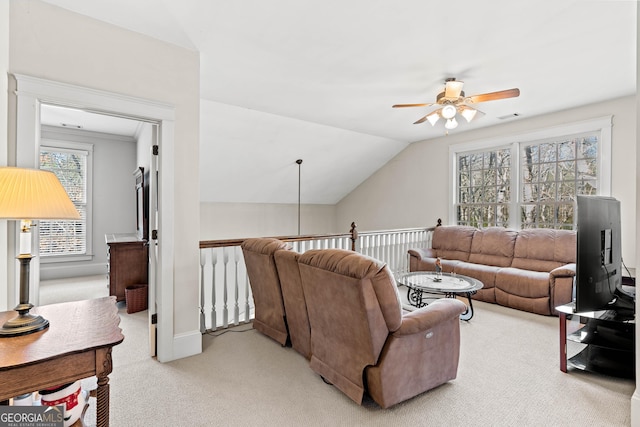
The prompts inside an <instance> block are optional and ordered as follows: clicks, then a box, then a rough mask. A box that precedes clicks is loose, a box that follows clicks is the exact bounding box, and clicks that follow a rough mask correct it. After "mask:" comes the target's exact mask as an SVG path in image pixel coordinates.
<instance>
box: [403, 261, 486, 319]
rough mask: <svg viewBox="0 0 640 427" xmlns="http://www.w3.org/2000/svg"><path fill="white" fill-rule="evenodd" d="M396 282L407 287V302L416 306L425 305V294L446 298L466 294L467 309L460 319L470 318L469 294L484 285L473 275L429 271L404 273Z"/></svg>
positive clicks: (471, 308)
mask: <svg viewBox="0 0 640 427" xmlns="http://www.w3.org/2000/svg"><path fill="white" fill-rule="evenodd" d="M438 279H439V280H438ZM397 282H398V283H399V284H400V285H404V286H406V287H407V298H408V300H409V304H411V305H412V306H414V307H417V308H420V307H424V306H425V305H427V302H426V301H425V300H426V299H428V298H427V297H426V296H425V294H435V295H444V296H445V297H446V298H456V297H457V296H458V295H464V296H466V297H467V299H468V300H469V305H468V306H467V310H466V311H465V312H464V313H462V314H461V315H460V319H462V320H470V319H471V318H472V317H473V304H472V303H471V295H473V294H475V293H476V292H477V291H478V289H482V287H483V286H484V285H483V284H482V282H481V281H479V280H477V279H474V278H473V277H468V276H463V275H461V274H455V273H441V274H440V275H436V273H435V272H431V271H416V272H413V273H405V274H402V275H400V276H399V277H398V279H397Z"/></svg>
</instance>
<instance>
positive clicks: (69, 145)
mask: <svg viewBox="0 0 640 427" xmlns="http://www.w3.org/2000/svg"><path fill="white" fill-rule="evenodd" d="M43 149H44V150H52V151H55V150H60V151H76V152H82V153H83V154H86V156H87V158H86V168H87V170H86V191H87V194H86V207H85V209H86V218H85V221H86V224H85V227H86V229H85V253H84V254H77V255H69V254H64V255H46V256H42V255H40V253H39V252H38V256H39V257H40V262H41V263H42V264H49V263H58V262H72V261H89V260H91V259H93V144H90V143H88V142H77V141H68V140H62V139H56V138H52V137H49V138H42V140H41V142H40V146H39V148H38V158H39V157H40V152H41V151H42V150H43ZM38 168H40V161H39V160H38ZM39 232H40V229H38V233H39ZM39 241H40V236H39V235H38V242H39ZM38 251H39V248H38Z"/></svg>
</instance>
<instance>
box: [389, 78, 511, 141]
mask: <svg viewBox="0 0 640 427" xmlns="http://www.w3.org/2000/svg"><path fill="white" fill-rule="evenodd" d="M463 84H464V82H461V81H458V80H456V79H455V78H448V79H447V80H445V82H444V91H443V92H440V93H439V94H438V96H437V97H436V102H433V103H426V104H395V105H393V108H405V107H430V106H432V105H438V106H440V108H438V109H437V110H435V111H432V112H430V113H429V114H427V115H425V116H423V117H421V118H420V119H418V120H417V121H415V122H414V123H413V124H414V125H417V124H419V123H422V122H424V121H425V120H428V121H429V123H431V126H435V124H436V123H437V122H438V120H440V118H443V119H444V120H446V121H445V124H444V127H445V128H447V130H450V129H455V128H456V127H458V122H457V120H456V116H457V115H458V114H460V115H461V116H462V117H464V118H465V119H466V120H467V122H470V121H471V120H473V119H474V118H475V117H476V115H477V114H478V113H480V115H484V113H483V112H482V111H479V110H477V109H476V108H474V107H473V106H472V105H473V104H477V103H480V102H486V101H496V100H498V99H505V98H515V97H517V96H519V95H520V89H518V88H514V89H507V90H500V91H498V92H489V93H483V94H480V95H473V96H468V97H467V96H465V94H464V92H463V91H462V85H463Z"/></svg>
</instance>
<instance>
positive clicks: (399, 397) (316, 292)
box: [298, 249, 466, 408]
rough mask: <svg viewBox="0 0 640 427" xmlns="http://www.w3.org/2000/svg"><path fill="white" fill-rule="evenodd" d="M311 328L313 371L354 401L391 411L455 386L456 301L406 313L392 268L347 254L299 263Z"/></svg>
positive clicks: (459, 308)
mask: <svg viewBox="0 0 640 427" xmlns="http://www.w3.org/2000/svg"><path fill="white" fill-rule="evenodd" d="M298 262H299V267H300V276H301V279H302V286H303V289H304V296H305V299H306V304H307V309H308V313H309V323H310V325H311V354H312V356H311V361H310V366H311V368H312V369H313V370H314V371H315V372H316V373H318V374H319V375H321V376H322V377H323V378H324V379H325V380H326V381H328V382H330V383H332V384H333V385H335V386H336V387H337V388H338V389H339V390H341V391H342V392H343V393H345V394H346V395H347V396H348V397H349V398H351V399H352V400H354V401H355V402H357V403H358V404H361V403H362V398H363V394H364V392H365V390H366V391H367V392H368V393H369V395H370V396H371V397H372V398H373V400H374V401H375V402H376V403H378V404H379V405H380V406H382V407H383V408H387V407H389V406H392V405H394V404H396V403H399V402H402V401H404V400H406V399H409V398H411V397H413V396H416V395H418V394H420V393H422V392H424V391H427V390H429V389H431V388H434V387H436V386H438V385H441V384H443V383H445V382H447V381H449V380H451V379H454V378H455V377H456V374H457V370H458V359H459V352H460V320H459V316H460V314H461V313H462V312H464V311H465V310H466V306H465V304H464V303H462V302H460V301H457V300H455V299H441V300H438V301H435V302H433V303H431V304H429V305H428V306H426V307H424V308H421V309H418V310H416V311H413V312H410V313H406V312H405V313H403V310H402V307H401V303H400V297H399V294H398V289H397V286H396V283H395V280H394V278H393V275H392V274H391V271H390V270H389V268H388V267H386V265H385V264H384V263H382V262H380V261H377V260H375V259H373V258H370V257H367V256H364V255H361V254H358V253H355V252H351V251H346V250H341V249H322V250H310V251H307V252H305V253H303V254H301V255H300V257H299V260H298Z"/></svg>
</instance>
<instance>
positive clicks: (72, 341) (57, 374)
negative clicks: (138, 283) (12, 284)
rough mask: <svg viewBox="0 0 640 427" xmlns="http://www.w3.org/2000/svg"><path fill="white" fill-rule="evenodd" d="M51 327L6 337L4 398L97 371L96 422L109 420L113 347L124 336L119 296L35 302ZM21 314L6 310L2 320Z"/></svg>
mask: <svg viewBox="0 0 640 427" xmlns="http://www.w3.org/2000/svg"><path fill="white" fill-rule="evenodd" d="M31 312H32V313H38V314H40V315H42V316H43V317H44V318H45V319H47V320H48V321H49V324H50V326H49V328H47V329H45V330H43V331H40V332H36V333H33V334H30V335H23V336H18V337H11V338H0V401H5V400H8V399H9V398H12V397H15V396H18V395H20V394H24V393H30V392H33V391H38V390H42V389H45V388H49V387H55V386H57V385H61V384H66V383H70V382H74V381H77V380H81V379H84V378H88V377H92V376H94V375H95V376H96V377H97V378H98V389H97V393H96V400H97V405H96V425H97V426H98V427H102V426H108V425H109V374H110V373H111V371H112V368H113V364H112V360H111V349H112V348H113V346H115V345H118V344H120V343H121V342H122V341H123V340H124V336H123V335H122V330H121V329H120V328H119V327H118V325H119V323H120V316H119V315H118V309H117V307H116V299H115V297H105V298H99V299H92V300H85V301H76V302H66V303H62V304H52V305H45V306H41V307H35V308H33V309H32V310H31ZM15 315H16V312H15V311H5V312H1V313H0V324H3V323H4V322H5V321H7V320H8V319H10V318H12V317H14V316H15Z"/></svg>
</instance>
